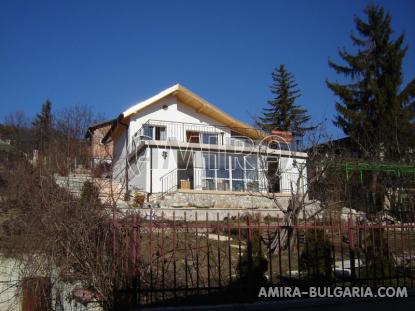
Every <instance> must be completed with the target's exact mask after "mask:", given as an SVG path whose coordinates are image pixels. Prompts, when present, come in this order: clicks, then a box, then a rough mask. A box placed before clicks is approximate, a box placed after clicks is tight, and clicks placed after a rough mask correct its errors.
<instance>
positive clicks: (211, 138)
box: [201, 133, 218, 145]
mask: <svg viewBox="0 0 415 311" xmlns="http://www.w3.org/2000/svg"><path fill="white" fill-rule="evenodd" d="M201 136H202V143H203V144H210V145H217V144H218V134H213V133H201Z"/></svg>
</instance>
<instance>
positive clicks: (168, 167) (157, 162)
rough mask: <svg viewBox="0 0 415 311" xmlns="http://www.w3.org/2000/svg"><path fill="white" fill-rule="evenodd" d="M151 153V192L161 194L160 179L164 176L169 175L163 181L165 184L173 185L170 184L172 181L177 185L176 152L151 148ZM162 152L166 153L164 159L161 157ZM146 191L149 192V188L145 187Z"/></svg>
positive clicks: (174, 150)
mask: <svg viewBox="0 0 415 311" xmlns="http://www.w3.org/2000/svg"><path fill="white" fill-rule="evenodd" d="M151 152H152V154H153V156H152V160H153V164H152V168H153V173H152V177H151V178H152V181H153V182H152V183H153V189H152V192H161V191H162V183H161V180H160V178H161V177H163V176H165V175H166V174H168V173H171V175H170V176H171V177H170V178H165V179H164V180H165V181H166V182H168V183H169V184H171V185H173V184H172V183H173V181H174V182H175V183H176V184H177V150H176V149H171V148H151ZM163 152H166V153H167V157H166V158H164V157H163ZM167 180H168V181H167ZM165 187H166V186H165ZM147 189H148V190H147V191H150V187H149V186H148V187H147ZM164 190H167V189H164Z"/></svg>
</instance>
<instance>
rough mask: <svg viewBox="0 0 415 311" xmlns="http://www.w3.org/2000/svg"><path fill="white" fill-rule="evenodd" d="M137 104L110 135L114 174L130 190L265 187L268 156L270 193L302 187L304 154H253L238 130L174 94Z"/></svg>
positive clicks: (249, 142) (248, 140) (250, 142)
mask: <svg viewBox="0 0 415 311" xmlns="http://www.w3.org/2000/svg"><path fill="white" fill-rule="evenodd" d="M138 106H140V109H139V111H138V112H137V113H131V111H132V110H133V109H132V108H130V109H129V110H127V112H129V118H128V123H122V124H121V125H120V126H119V128H120V130H119V132H120V134H118V135H117V137H116V138H115V139H114V159H113V177H114V178H115V179H117V180H118V181H120V182H121V183H122V184H124V185H125V186H126V188H128V189H129V190H138V191H143V192H146V193H160V192H169V191H174V190H177V189H180V188H183V189H194V190H221V191H255V192H258V191H269V188H268V186H269V185H268V181H269V180H268V179H267V178H266V177H265V176H267V170H268V167H266V165H264V161H263V159H267V158H268V157H269V156H270V155H272V156H273V157H274V158H277V161H278V165H277V167H278V174H279V176H280V177H279V180H278V183H279V185H277V187H275V189H277V190H275V191H279V192H291V191H297V190H299V191H304V190H305V189H306V171H305V169H301V166H305V161H306V157H307V155H306V154H305V153H300V152H296V153H293V152H290V151H287V150H278V149H272V150H267V151H265V152H264V151H261V152H258V150H259V149H258V148H257V146H256V145H255V144H254V142H253V140H251V138H250V137H246V136H244V137H242V136H243V135H241V134H239V133H238V128H231V127H228V126H226V125H225V124H223V123H221V122H220V121H218V120H216V119H214V118H212V117H209V116H207V115H205V113H203V111H198V109H195V108H194V107H191V106H189V105H188V104H185V103H183V102H182V101H181V100H180V99H179V97H177V96H175V94H174V93H171V94H168V95H166V96H164V97H161V98H157V100H155V101H154V102H150V103H148V104H146V105H143V104H138ZM218 119H220V118H218ZM299 178H300V179H301V182H300V183H298V180H299ZM298 184H300V187H301V189H297V185H298Z"/></svg>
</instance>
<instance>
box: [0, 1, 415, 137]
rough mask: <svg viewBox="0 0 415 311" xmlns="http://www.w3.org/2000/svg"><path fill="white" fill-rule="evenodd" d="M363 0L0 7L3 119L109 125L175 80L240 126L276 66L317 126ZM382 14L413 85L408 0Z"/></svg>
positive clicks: (413, 5) (265, 93) (413, 39)
mask: <svg viewBox="0 0 415 311" xmlns="http://www.w3.org/2000/svg"><path fill="white" fill-rule="evenodd" d="M367 3H368V1H357V0H355V1H260V0H259V1H242V0H241V1H229V0H222V1H219V0H217V1H214V0H209V1H207V0H203V1H202V0H199V1H190V0H189V1H178V0H170V1H167V0H166V1H57V0H56V1H41V0H39V1H22V0H12V1H8V0H1V1H0V120H2V119H3V117H4V115H6V114H7V113H9V112H13V111H16V110H24V111H25V112H26V113H27V114H29V115H34V114H35V113H36V112H37V111H38V110H39V109H40V106H41V104H42V103H43V102H44V101H45V100H46V99H47V98H50V99H51V101H52V103H53V105H54V109H55V110H58V109H59V108H61V107H63V106H67V105H73V104H87V105H90V106H91V107H92V108H94V109H95V110H96V111H98V112H102V113H104V114H105V115H106V116H107V117H108V118H110V117H114V116H116V115H118V114H119V113H120V112H121V111H123V110H124V109H125V108H127V107H129V106H130V105H132V104H134V103H136V102H138V101H140V100H142V99H145V98H147V97H149V96H152V95H153V94H155V93H156V92H159V91H161V90H163V89H164V88H167V87H168V86H171V85H172V84H175V83H181V84H183V85H184V86H186V87H188V88H189V89H191V90H192V91H194V92H196V93H197V94H199V95H201V96H202V97H204V98H206V99H207V100H209V101H210V102H212V103H213V104H215V105H217V106H219V107H220V108H222V109H223V110H224V111H226V112H228V113H230V114H231V115H233V116H235V117H237V118H240V119H242V120H244V121H246V122H251V116H252V115H254V114H256V113H258V112H259V111H260V110H261V108H262V107H264V105H265V104H266V100H267V99H270V93H269V85H270V82H271V75H270V74H271V72H272V70H273V68H274V67H276V66H278V65H279V64H281V63H284V64H285V65H286V66H287V68H288V70H290V71H291V72H292V73H293V74H294V75H295V77H296V80H297V83H298V85H299V88H300V89H301V91H302V93H303V96H302V97H301V98H300V99H299V100H298V104H300V105H303V106H305V107H306V108H307V109H308V110H309V112H310V114H311V115H312V117H313V120H314V122H316V123H317V122H321V121H322V120H324V119H327V120H328V121H327V128H328V130H329V131H331V132H332V133H333V134H334V135H335V136H341V135H342V133H341V131H340V130H339V129H336V128H335V127H334V126H333V125H332V124H331V120H332V119H333V116H334V114H335V109H334V102H335V97H334V96H333V95H332V93H331V92H330V91H329V90H328V89H327V87H326V85H325V79H326V78H329V79H336V75H335V74H334V73H333V71H332V70H330V69H329V67H328V65H327V60H328V58H329V57H331V58H332V59H334V60H339V58H338V56H337V51H338V48H339V47H346V48H349V47H350V39H349V35H350V33H351V31H352V30H353V29H354V23H353V16H354V15H359V16H363V13H362V12H363V9H364V7H365V6H366V4H367ZM374 3H377V4H382V5H384V6H385V8H386V9H387V10H389V11H390V13H391V15H392V17H393V23H392V25H393V29H394V30H395V31H396V33H400V32H404V33H405V35H406V43H407V44H408V45H409V51H408V53H407V57H406V60H405V63H404V74H405V80H406V81H408V80H409V79H412V78H414V77H415V33H414V29H415V21H414V12H415V1H375V2H374Z"/></svg>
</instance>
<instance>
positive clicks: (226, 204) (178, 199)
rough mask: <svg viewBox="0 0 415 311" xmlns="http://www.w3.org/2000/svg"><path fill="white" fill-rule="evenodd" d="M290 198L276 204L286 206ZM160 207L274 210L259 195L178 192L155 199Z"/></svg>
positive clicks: (263, 197) (265, 198)
mask: <svg viewBox="0 0 415 311" xmlns="http://www.w3.org/2000/svg"><path fill="white" fill-rule="evenodd" d="M289 199H290V197H289V196H287V195H281V196H279V197H278V202H279V204H281V206H282V207H283V208H286V207H287V206H288V203H289ZM154 201H155V202H157V203H158V204H159V205H160V207H196V208H230V209H232V208H235V209H257V208H261V209H263V208H276V207H277V206H276V203H275V202H274V200H272V199H269V198H267V197H265V196H262V195H260V194H249V193H223V192H197V191H185V192H184V191H179V192H175V193H170V194H167V195H166V196H165V197H164V199H155V200H154Z"/></svg>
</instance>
